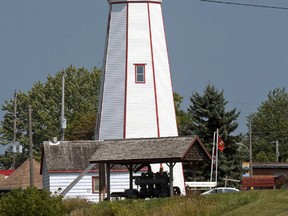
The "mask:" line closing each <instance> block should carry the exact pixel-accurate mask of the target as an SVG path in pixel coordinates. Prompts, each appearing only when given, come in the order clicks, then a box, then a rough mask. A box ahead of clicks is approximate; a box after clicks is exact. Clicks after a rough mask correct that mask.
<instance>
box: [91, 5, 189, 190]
mask: <svg viewBox="0 0 288 216" xmlns="http://www.w3.org/2000/svg"><path fill="white" fill-rule="evenodd" d="M108 2H109V4H110V12H109V25H108V30H107V41H106V51H105V62H104V65H105V67H104V74H103V75H104V76H103V80H102V87H101V100H100V104H99V105H100V106H99V109H98V110H99V113H98V115H97V117H98V118H97V127H96V134H97V139H98V140H107V139H127V138H149V137H171V136H178V131H177V124H176V115H175V107H174V100H173V91H172V83H171V74H170V68H169V59H168V52H167V45H166V38H165V31H164V23H163V15H162V0H145V1H143V0H108ZM164 168H165V166H164ZM166 168H167V167H166ZM153 170H154V171H158V170H159V164H158V165H154V166H153ZM174 175H175V179H174V185H175V186H178V187H179V188H180V189H181V191H182V193H184V192H185V190H184V189H185V187H184V178H183V170H182V164H180V163H179V164H176V165H175V168H174Z"/></svg>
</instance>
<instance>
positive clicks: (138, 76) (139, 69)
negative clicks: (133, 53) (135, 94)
mask: <svg viewBox="0 0 288 216" xmlns="http://www.w3.org/2000/svg"><path fill="white" fill-rule="evenodd" d="M135 82H136V83H145V64H135Z"/></svg>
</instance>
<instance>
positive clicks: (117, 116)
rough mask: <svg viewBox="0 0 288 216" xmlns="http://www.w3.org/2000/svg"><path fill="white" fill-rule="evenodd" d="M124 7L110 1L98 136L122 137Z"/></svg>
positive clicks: (124, 46) (101, 138) (100, 138)
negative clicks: (110, 9) (110, 10)
mask: <svg viewBox="0 0 288 216" xmlns="http://www.w3.org/2000/svg"><path fill="white" fill-rule="evenodd" d="M126 10H127V8H126V4H113V5H112V12H111V20H110V30H109V39H108V47H107V56H106V67H105V81H104V89H103V90H104V91H103V102H102V103H103V104H102V110H101V122H100V130H99V140H104V139H115V138H123V123H124V99H125V95H124V93H125V68H126Z"/></svg>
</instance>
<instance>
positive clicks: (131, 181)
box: [129, 164, 133, 189]
mask: <svg viewBox="0 0 288 216" xmlns="http://www.w3.org/2000/svg"><path fill="white" fill-rule="evenodd" d="M129 183H130V184H129V188H130V189H133V165H132V164H131V165H129Z"/></svg>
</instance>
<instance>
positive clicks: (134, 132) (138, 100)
mask: <svg viewBox="0 0 288 216" xmlns="http://www.w3.org/2000/svg"><path fill="white" fill-rule="evenodd" d="M128 11H129V15H128V16H129V23H128V82H127V83H128V86H127V113H126V115H127V118H126V138H143V137H157V121H156V118H157V116H156V108H155V107H156V106H155V94H154V80H153V71H152V58H151V47H150V34H149V21H148V9H147V3H135V4H132V3H130V4H129V10H128ZM137 63H138V64H146V66H145V84H139V83H135V65H134V64H137Z"/></svg>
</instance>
